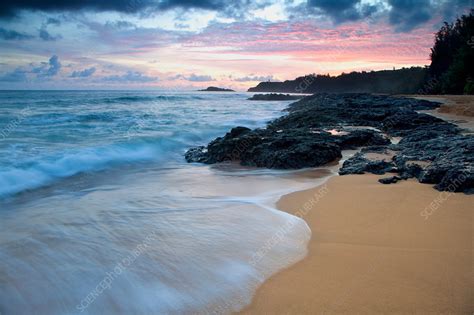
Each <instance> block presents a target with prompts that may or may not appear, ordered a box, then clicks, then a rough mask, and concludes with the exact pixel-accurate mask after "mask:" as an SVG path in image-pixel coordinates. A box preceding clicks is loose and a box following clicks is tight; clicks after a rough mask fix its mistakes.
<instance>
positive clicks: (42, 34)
mask: <svg viewBox="0 0 474 315" xmlns="http://www.w3.org/2000/svg"><path fill="white" fill-rule="evenodd" d="M39 37H40V38H41V39H42V40H44V41H55V40H58V39H60V38H61V36H53V35H51V34H50V33H49V32H48V31H47V30H46V28H41V29H40V30H39Z"/></svg>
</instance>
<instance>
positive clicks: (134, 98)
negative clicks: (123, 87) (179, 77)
mask: <svg viewBox="0 0 474 315" xmlns="http://www.w3.org/2000/svg"><path fill="white" fill-rule="evenodd" d="M190 99H203V98H202V97H200V96H195V95H190V96H184V95H183V96H176V95H143V96H119V97H109V98H105V99H102V100H99V102H104V103H135V102H152V101H180V100H190Z"/></svg>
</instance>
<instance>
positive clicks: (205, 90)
mask: <svg viewBox="0 0 474 315" xmlns="http://www.w3.org/2000/svg"><path fill="white" fill-rule="evenodd" d="M198 92H235V91H234V90H231V89H223V88H219V87H216V86H210V87H208V88H207V89H203V90H198Z"/></svg>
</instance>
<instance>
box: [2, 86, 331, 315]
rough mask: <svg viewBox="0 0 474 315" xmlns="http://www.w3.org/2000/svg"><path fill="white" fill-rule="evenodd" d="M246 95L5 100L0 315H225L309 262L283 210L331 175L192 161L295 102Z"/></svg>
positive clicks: (295, 225)
mask: <svg viewBox="0 0 474 315" xmlns="http://www.w3.org/2000/svg"><path fill="white" fill-rule="evenodd" d="M247 97H248V95H247V94H245V93H241V94H239V93H230V94H227V93H224V94H219V93H215V94H212V93H197V92H190V93H160V92H21V93H19V92H0V101H1V104H2V106H1V108H0V127H1V128H0V130H1V132H2V133H0V153H1V154H0V199H1V200H0V209H1V210H0V313H2V314H30V313H40V314H76V313H77V314H80V313H82V314H112V313H117V312H119V313H126V314H150V313H153V314H182V313H202V314H204V313H216V314H226V313H230V312H232V311H237V310H239V309H241V308H242V307H244V306H245V305H246V304H248V303H249V302H250V300H251V297H252V295H253V293H254V292H255V289H256V288H257V287H258V286H259V285H260V284H261V283H262V282H263V281H264V280H265V279H266V278H268V277H269V276H270V275H271V274H273V273H275V272H277V271H278V270H280V269H282V268H284V267H286V266H288V265H290V264H292V263H294V262H296V261H298V260H300V259H302V258H303V257H304V255H305V254H306V244H307V242H308V240H309V238H310V236H311V231H310V230H309V228H308V227H307V225H306V224H305V222H304V221H303V220H301V219H299V218H296V217H294V216H291V215H289V214H286V213H283V212H281V211H278V210H276V209H274V202H275V201H276V200H277V199H278V197H279V196H280V195H282V194H284V193H288V192H291V191H295V190H299V189H304V188H308V187H311V186H314V185H316V184H318V183H320V182H322V181H323V180H324V178H325V177H328V176H330V175H331V174H333V172H334V170H331V169H327V170H325V171H324V172H323V173H321V174H319V175H318V176H317V177H318V178H319V177H320V178H319V179H318V178H311V176H305V175H304V173H303V172H298V171H295V172H283V171H271V170H256V169H248V168H242V167H239V166H236V165H216V166H206V165H197V164H187V163H185V161H184V159H183V153H184V152H185V150H186V149H187V148H188V147H190V146H193V145H197V144H205V143H207V142H208V141H209V140H211V139H212V138H214V137H215V136H219V135H222V134H223V133H224V132H225V131H227V130H228V129H230V128H231V127H234V126H236V125H244V126H248V127H258V126H263V125H264V124H265V122H266V121H267V120H269V119H270V118H273V117H277V116H280V115H281V112H280V111H281V110H282V109H283V108H285V107H286V106H287V105H288V104H289V102H251V101H247V100H246V98H247Z"/></svg>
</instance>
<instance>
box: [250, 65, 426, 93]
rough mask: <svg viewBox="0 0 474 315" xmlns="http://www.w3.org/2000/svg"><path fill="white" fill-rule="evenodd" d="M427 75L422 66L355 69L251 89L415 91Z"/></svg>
mask: <svg viewBox="0 0 474 315" xmlns="http://www.w3.org/2000/svg"><path fill="white" fill-rule="evenodd" d="M427 76H428V71H427V69H426V68H421V67H412V68H402V69H398V70H382V71H370V72H365V71H363V72H351V73H343V74H341V75H339V76H335V77H333V76H330V75H315V74H311V75H306V76H303V77H299V78H296V79H295V80H288V81H285V82H261V83H260V84H258V85H257V86H256V87H254V88H250V89H249V92H281V93H283V92H284V93H308V94H309V93H319V92H327V93H387V94H413V93H420V91H421V90H423V89H424V83H425V81H426V79H427Z"/></svg>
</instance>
